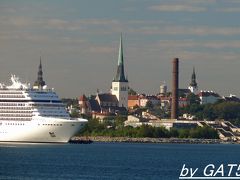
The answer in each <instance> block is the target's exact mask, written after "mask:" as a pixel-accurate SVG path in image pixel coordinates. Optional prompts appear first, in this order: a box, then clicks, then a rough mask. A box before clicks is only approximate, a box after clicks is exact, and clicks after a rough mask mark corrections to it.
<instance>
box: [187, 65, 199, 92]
mask: <svg viewBox="0 0 240 180" xmlns="http://www.w3.org/2000/svg"><path fill="white" fill-rule="evenodd" d="M188 89H189V90H190V91H191V92H192V93H194V94H196V93H197V91H198V85H197V82H196V73H195V68H194V67H193V73H192V78H191V83H190V84H189V87H188Z"/></svg>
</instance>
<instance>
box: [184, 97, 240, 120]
mask: <svg viewBox="0 0 240 180" xmlns="http://www.w3.org/2000/svg"><path fill="white" fill-rule="evenodd" d="M180 113H181V114H183V113H189V114H192V115H195V116H196V117H197V118H198V119H206V120H216V119H224V120H226V121H231V122H232V123H234V124H235V125H240V103H238V102H226V101H218V102H217V103H215V104H205V105H200V104H196V103H194V104H190V105H189V106H187V107H184V108H181V109H180Z"/></svg>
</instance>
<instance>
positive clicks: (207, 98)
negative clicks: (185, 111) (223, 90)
mask: <svg viewBox="0 0 240 180" xmlns="http://www.w3.org/2000/svg"><path fill="white" fill-rule="evenodd" d="M198 96H199V98H200V100H201V101H200V104H214V103H216V102H217V101H218V100H220V99H222V98H221V97H220V96H219V94H217V93H216V92H213V91H201V92H200V93H199V94H198Z"/></svg>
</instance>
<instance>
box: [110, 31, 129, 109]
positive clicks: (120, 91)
mask: <svg viewBox="0 0 240 180" xmlns="http://www.w3.org/2000/svg"><path fill="white" fill-rule="evenodd" d="M111 92H112V94H113V95H115V96H116V97H117V99H118V102H119V107H125V108H128V80H127V78H125V75H124V59H123V47H122V35H121V36H120V44H119V52H118V67H117V74H116V76H115V77H114V78H113V81H112V89H111Z"/></svg>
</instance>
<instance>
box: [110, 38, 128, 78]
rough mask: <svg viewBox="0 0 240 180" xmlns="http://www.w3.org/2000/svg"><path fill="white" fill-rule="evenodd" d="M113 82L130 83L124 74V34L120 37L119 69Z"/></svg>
mask: <svg viewBox="0 0 240 180" xmlns="http://www.w3.org/2000/svg"><path fill="white" fill-rule="evenodd" d="M113 81H116V82H128V80H127V79H126V78H125V74H124V58H123V47H122V34H121V36H120V44H119V51H118V67H117V74H116V76H115V78H114V80H113Z"/></svg>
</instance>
